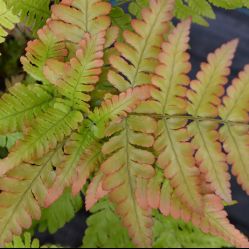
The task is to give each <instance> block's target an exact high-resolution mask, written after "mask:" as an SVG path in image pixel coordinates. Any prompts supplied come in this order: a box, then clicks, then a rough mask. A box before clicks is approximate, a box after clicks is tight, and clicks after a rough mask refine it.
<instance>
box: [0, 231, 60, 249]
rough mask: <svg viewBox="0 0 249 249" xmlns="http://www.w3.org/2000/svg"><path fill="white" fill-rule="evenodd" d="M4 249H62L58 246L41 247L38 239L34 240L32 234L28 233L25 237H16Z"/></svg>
mask: <svg viewBox="0 0 249 249" xmlns="http://www.w3.org/2000/svg"><path fill="white" fill-rule="evenodd" d="M4 248H61V247H58V246H57V245H44V246H40V241H39V240H38V239H32V237H31V234H30V233H28V232H26V233H24V235H23V236H14V238H13V241H12V242H11V243H7V244H6V245H5V246H4Z"/></svg>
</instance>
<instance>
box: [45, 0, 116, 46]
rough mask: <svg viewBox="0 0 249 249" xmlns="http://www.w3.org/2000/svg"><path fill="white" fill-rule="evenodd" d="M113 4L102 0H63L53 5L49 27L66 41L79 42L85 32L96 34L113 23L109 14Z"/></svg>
mask: <svg viewBox="0 0 249 249" xmlns="http://www.w3.org/2000/svg"><path fill="white" fill-rule="evenodd" d="M110 11H111V4H110V3H107V2H106V1H101V0H72V1H68V0H62V1H61V3H60V4H57V5H54V6H52V19H51V21H49V22H48V24H47V25H48V27H49V28H50V29H51V30H52V32H53V33H54V34H56V35H57V36H59V37H61V38H63V39H64V40H66V41H71V42H73V43H75V44H78V43H79V42H80V41H81V40H82V38H83V35H84V33H90V34H91V35H92V36H95V35H96V34H98V33H99V32H101V31H103V30H107V28H108V27H109V26H110V24H111V19H110V17H109V16H107V15H108V14H109V13H110Z"/></svg>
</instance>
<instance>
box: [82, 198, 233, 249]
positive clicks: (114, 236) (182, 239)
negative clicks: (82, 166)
mask: <svg viewBox="0 0 249 249" xmlns="http://www.w3.org/2000/svg"><path fill="white" fill-rule="evenodd" d="M153 219H154V226H153V231H154V235H153V237H154V241H153V248H184V247H187V248H197V247H198V248H199V247H202V248H207V247H210V248H220V247H230V244H228V243H226V242H224V241H223V240H221V239H219V238H216V237H214V236H211V235H209V234H204V233H203V232H201V231H200V230H199V229H197V228H195V227H194V226H193V225H192V224H191V223H185V222H183V221H181V220H175V219H173V218H172V217H164V216H163V215H162V214H160V213H159V212H157V211H155V212H154V214H153ZM87 225H88V228H87V230H86V234H85V236H84V238H83V248H107V247H108V248H134V245H133V244H132V242H131V240H130V239H129V236H128V233H127V231H126V230H125V229H124V228H123V226H122V223H121V220H120V219H119V217H118V216H117V215H116V214H115V207H114V206H113V205H112V204H111V203H110V201H108V200H107V199H104V200H102V201H100V202H99V203H97V204H96V205H95V206H94V207H93V208H92V209H91V216H90V217H89V218H88V220H87ZM114 227H115V229H113V228H114Z"/></svg>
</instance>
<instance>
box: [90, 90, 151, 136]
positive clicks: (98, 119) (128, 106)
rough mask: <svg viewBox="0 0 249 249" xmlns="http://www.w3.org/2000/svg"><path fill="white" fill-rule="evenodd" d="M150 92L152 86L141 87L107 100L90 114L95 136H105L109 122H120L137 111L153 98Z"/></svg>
mask: <svg viewBox="0 0 249 249" xmlns="http://www.w3.org/2000/svg"><path fill="white" fill-rule="evenodd" d="M150 91H151V87H150V86H141V87H136V88H134V89H128V90H127V91H126V92H123V93H121V94H120V95H118V96H116V95H114V96H112V97H111V98H109V99H107V100H105V101H104V102H103V103H102V105H101V107H100V108H96V109H95V110H94V111H93V112H92V113H90V114H89V119H90V120H91V121H92V122H94V124H95V126H94V127H93V129H94V133H95V135H96V136H98V137H101V136H103V134H102V133H103V129H104V128H105V126H106V123H107V122H108V121H109V120H112V121H116V122H118V121H121V120H122V118H124V117H127V115H128V113H131V112H132V111H133V110H135V109H136V107H137V106H138V105H139V104H140V103H141V102H143V101H144V100H147V99H149V98H150V97H151V93H150Z"/></svg>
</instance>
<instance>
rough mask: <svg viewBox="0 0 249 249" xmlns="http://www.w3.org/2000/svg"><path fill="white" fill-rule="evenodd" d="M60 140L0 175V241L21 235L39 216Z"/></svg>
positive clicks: (58, 152) (57, 156)
mask: <svg viewBox="0 0 249 249" xmlns="http://www.w3.org/2000/svg"><path fill="white" fill-rule="evenodd" d="M61 155H62V144H59V145H58V146H57V148H55V150H52V151H51V152H50V153H49V154H48V155H46V156H45V157H44V158H43V159H41V160H37V161H35V162H34V161H31V162H30V163H23V164H21V165H19V167H16V168H14V169H13V170H11V171H9V172H8V173H7V174H6V176H3V177H1V178H0V189H1V193H0V203H1V204H0V244H1V245H4V243H5V242H9V241H11V239H12V235H13V234H14V235H20V234H21V232H22V229H27V228H29V227H30V226H31V225H32V219H40V216H41V207H42V206H43V205H44V201H45V198H46V195H47V188H48V187H49V186H51V184H52V183H53V178H54V174H52V171H53V166H54V165H56V164H57V163H58V162H60V158H61Z"/></svg>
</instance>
